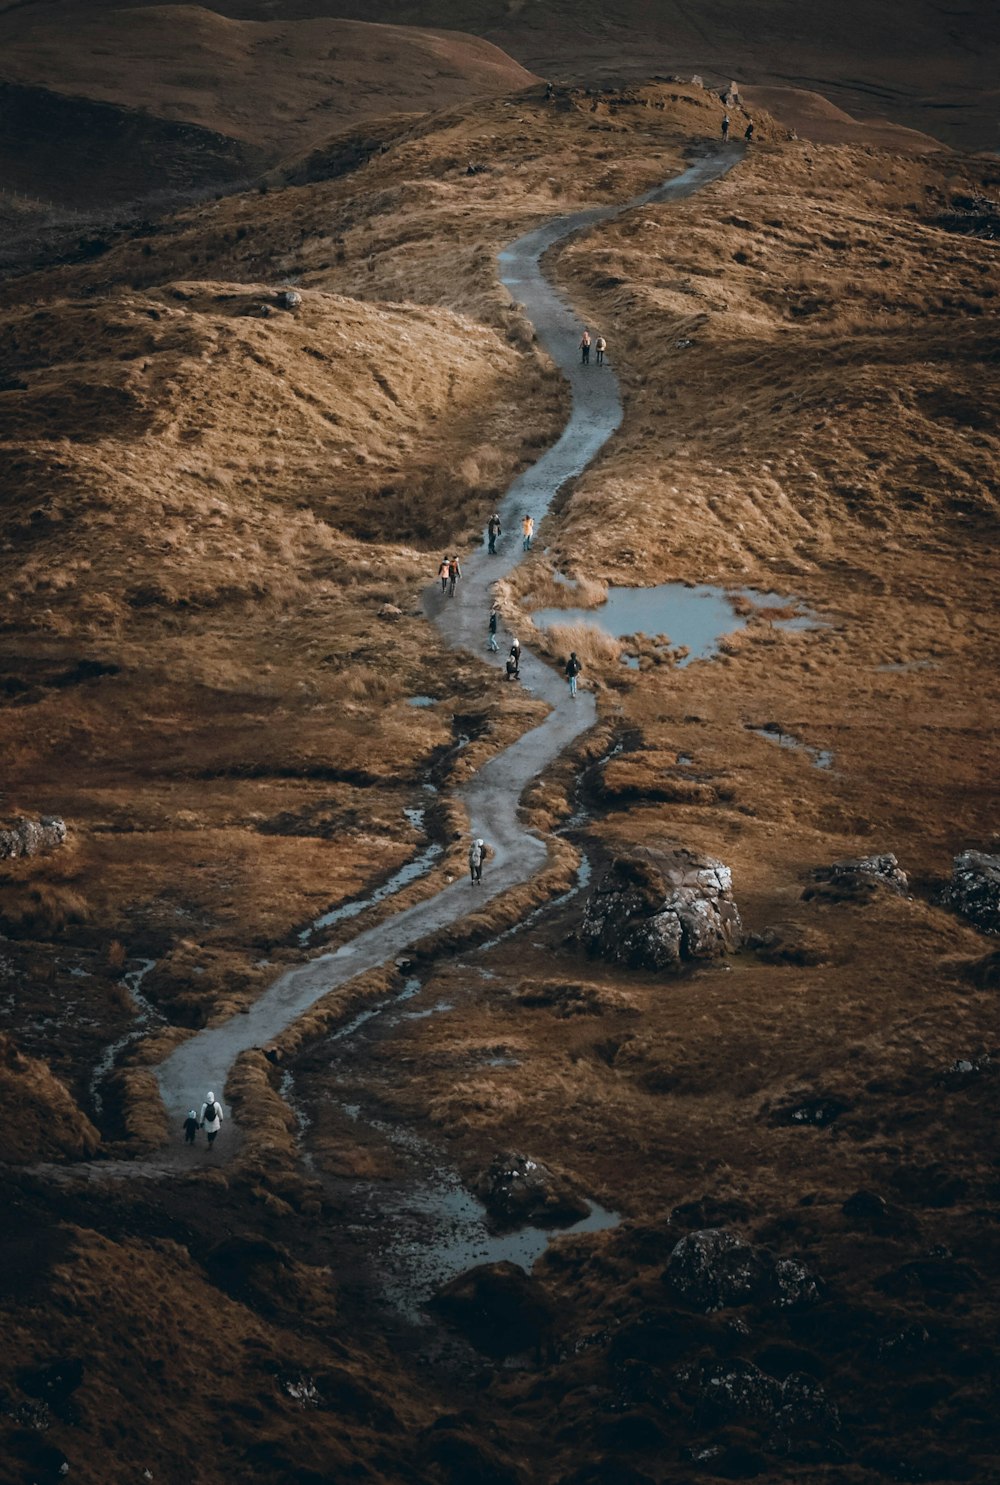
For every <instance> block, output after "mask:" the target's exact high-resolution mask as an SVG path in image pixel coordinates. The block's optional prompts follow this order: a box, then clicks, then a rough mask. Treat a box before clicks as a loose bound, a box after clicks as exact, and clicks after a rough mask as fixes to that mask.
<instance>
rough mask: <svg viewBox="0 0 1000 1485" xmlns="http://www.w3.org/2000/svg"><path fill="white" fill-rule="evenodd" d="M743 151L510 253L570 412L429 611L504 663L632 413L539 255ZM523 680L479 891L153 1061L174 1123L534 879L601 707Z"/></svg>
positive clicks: (456, 892)
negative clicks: (545, 827)
mask: <svg viewBox="0 0 1000 1485" xmlns="http://www.w3.org/2000/svg"><path fill="white" fill-rule="evenodd" d="M743 153H744V151H743V148H742V146H739V145H730V146H729V147H728V148H726V149H724V150H719V151H714V152H713V153H711V154H709V155H706V157H705V158H703V159H701V160H699V161H698V162H697V163H695V164H694V165H692V166H691V167H690V168H689V169H688V170H685V171H684V172H683V174H681V175H678V176H676V177H675V178H674V179H673V180H670V181H667V182H666V183H665V184H664V185H662V186H658V187H656V188H655V189H654V190H652V191H648V192H647V193H646V194H645V195H643V196H639V197H636V198H635V199H633V200H631V201H628V202H625V203H624V204H623V205H620V206H607V207H598V208H594V209H592V210H589V211H583V212H577V213H575V214H573V215H571V216H564V217H558V218H556V219H555V220H554V221H552V222H549V223H548V224H546V225H545V226H544V227H540V228H538V229H536V230H535V231H534V232H529V233H528V234H527V235H526V236H524V237H521V238H519V239H518V240H517V241H516V242H514V243H512V244H511V245H510V247H508V248H505V249H504V251H503V252H502V253H501V254H500V259H499V261H500V269H501V278H502V280H503V283H504V284H505V286H506V287H507V288H508V289H509V290H510V292H511V294H512V296H513V297H514V299H515V300H517V301H518V302H519V303H521V304H522V305H523V306H524V309H525V313H526V314H527V316H528V318H529V319H530V320H531V321H532V323H533V324H534V326H535V329H536V332H537V335H538V339H539V341H540V343H541V344H542V345H543V346H544V348H545V349H546V350H547V351H548V352H549V354H550V355H551V357H552V359H553V361H554V362H555V363H556V365H557V366H558V367H559V368H560V370H561V371H562V372H563V374H564V375H565V377H566V379H567V380H568V382H569V384H570V387H571V390H572V409H571V413H570V418H569V421H568V423H567V424H566V427H565V429H564V430H563V433H562V436H561V437H560V439H559V441H558V443H556V444H554V445H553V447H552V448H551V449H549V450H548V452H547V453H546V454H544V455H543V456H542V458H541V459H539V461H538V462H537V463H536V464H534V465H533V466H532V467H531V469H529V470H526V471H525V473H524V474H522V475H521V476H520V477H519V478H518V479H517V480H516V481H515V483H514V484H513V485H512V486H511V488H510V490H509V491H508V493H507V495H506V497H505V499H504V501H503V504H502V505H501V507H500V515H501V518H502V521H503V526H504V532H505V535H504V537H503V538H502V539H501V544H500V549H499V551H498V553H497V555H496V556H492V557H491V556H489V555H488V554H487V553H486V551H485V542H484V550H482V551H480V552H478V553H476V554H475V555H474V556H472V557H470V558H469V560H468V561H467V562H466V563H465V564H464V577H463V581H462V582H461V583H460V585H459V591H458V595H457V596H456V597H455V598H454V599H449V598H447V597H442V595H441V593H440V590H439V587H438V585H437V584H436V583H435V584H434V586H433V587H432V588H431V589H429V590H428V591H427V593H426V594H425V599H424V607H425V611H426V612H427V614H428V616H429V617H430V618H432V619H433V620H434V622H435V623H437V625H438V627H439V628H440V630H441V632H442V634H443V635H444V637H445V638H446V639H447V641H448V643H449V644H451V645H452V646H453V647H455V648H457V649H470V650H474V651H475V652H476V653H477V654H479V655H481V656H482V657H483V658H486V659H488V660H489V661H490V662H491V663H493V664H494V665H496V666H498V667H502V664H503V660H504V658H505V656H504V654H503V649H504V647H501V653H500V654H499V655H496V656H494V655H490V654H489V652H488V651H487V650H486V621H487V617H488V613H489V589H490V586H491V585H492V584H493V583H495V582H496V581H497V579H498V578H501V577H503V576H505V575H506V574H507V573H508V572H510V570H511V569H512V568H513V567H514V566H515V565H516V564H517V563H518V562H519V561H520V560H521V558H522V556H523V552H522V543H521V531H520V523H521V517H522V515H523V514H524V513H525V512H529V513H530V514H531V515H533V516H534V518H535V525H536V528H537V526H538V524H539V523H540V521H541V519H542V517H543V516H544V515H545V513H546V511H547V510H548V509H549V506H550V505H551V503H552V500H553V498H554V496H555V495H556V492H557V491H558V490H559V489H560V487H561V486H562V485H563V484H564V483H565V482H566V480H568V479H571V478H572V477H573V476H575V475H577V474H579V473H580V472H581V471H582V470H583V469H585V468H586V467H587V465H588V464H589V463H590V462H591V460H592V459H593V458H594V457H595V456H596V454H597V453H598V452H599V451H600V449H601V448H602V447H603V446H604V444H605V443H606V442H607V441H608V439H609V438H610V437H611V435H612V434H613V433H614V431H615V430H616V428H617V427H618V425H619V424H620V422H621V419H622V405H621V395H620V391H619V387H618V380H617V378H616V377H615V374H614V372H613V371H612V370H611V368H610V366H603V367H598V366H597V365H595V364H594V363H593V362H591V364H590V365H589V366H586V367H584V366H581V365H580V364H579V353H578V343H579V338H580V329H581V322H580V318H579V315H578V314H576V313H575V312H574V311H573V309H572V307H571V306H570V305H569V304H568V303H567V302H566V301H565V300H564V299H563V298H562V296H561V295H560V294H559V293H558V291H557V290H556V289H555V288H553V286H552V285H551V284H550V283H549V282H548V280H547V279H546V278H545V276H544V274H543V273H542V269H541V262H540V260H541V256H542V254H543V253H544V252H545V251H546V250H547V249H548V248H550V247H551V246H552V245H553V244H554V243H556V242H560V241H562V240H564V239H565V238H567V237H570V236H572V235H573V234H574V233H576V232H580V231H583V230H586V229H588V228H591V227H594V226H596V225H597V224H598V223H600V222H603V221H607V220H609V219H610V218H612V217H615V216H618V215H619V214H620V213H622V212H624V211H628V210H630V209H632V208H634V207H637V206H643V205H647V204H649V203H652V202H659V201H671V200H680V199H682V198H684V197H686V196H690V195H691V194H692V193H693V192H695V191H697V190H699V189H700V188H701V187H702V186H704V185H707V184H709V183H710V182H712V181H714V180H717V179H718V178H719V177H720V176H722V175H724V174H726V172H727V171H729V170H731V169H732V167H733V166H734V165H735V164H737V162H738V161H739V160H741V159H742V158H743ZM612 350H613V348H612ZM521 676H522V683H523V684H524V685H525V686H527V687H528V688H529V689H530V690H531V691H533V692H534V694H535V695H537V696H538V697H540V698H541V699H542V700H544V701H546V702H548V703H549V704H550V705H551V706H552V711H551V712H550V714H549V715H548V717H546V719H545V721H544V722H542V723H541V724H540V725H539V726H538V727H535V728H533V729H532V730H531V731H530V732H527V733H525V734H524V736H523V737H521V738H519V739H518V741H517V742H515V743H513V744H512V745H511V746H510V747H509V748H507V749H506V750H505V751H504V752H503V753H500V754H498V755H497V756H496V757H495V758H492V759H491V760H490V761H489V762H488V763H487V764H485V765H484V767H483V768H481V769H480V770H479V772H478V773H477V775H476V777H475V778H474V779H472V780H471V781H470V782H469V783H468V784H467V785H465V786H464V787H463V788H462V789H461V790H460V793H459V797H460V799H461V800H462V802H463V803H464V805H465V806H466V809H467V810H468V813H469V820H470V824H471V828H472V832H473V834H474V835H481V836H482V837H483V838H484V839H485V840H488V841H489V842H490V844H491V846H493V848H494V851H495V853H496V854H495V856H494V858H493V860H492V861H491V862H490V864H489V867H488V870H487V872H486V874H485V875H484V880H483V885H482V888H481V889H477V890H473V889H472V888H471V887H470V884H469V882H468V880H467V879H465V878H464V877H463V878H461V879H459V880H458V881H456V882H454V883H452V885H451V886H448V887H445V888H444V889H443V891H441V892H439V893H438V894H437V895H436V896H434V897H432V898H430V899H428V900H427V901H425V902H420V903H417V904H416V905H414V906H413V907H410V908H407V909H406V910H405V911H403V912H400V913H397V914H396V915H395V916H394V917H392V918H389V919H387V920H386V921H385V922H383V923H380V924H378V925H377V926H376V927H374V928H370V929H367V930H366V931H364V932H362V933H359V934H358V935H357V936H356V937H355V938H353V939H352V940H351V941H350V942H349V943H346V944H343V945H342V946H341V947H340V948H339V949H336V950H335V951H333V952H332V953H328V954H321V955H319V956H318V957H317V958H315V959H311V960H309V961H308V962H307V963H305V964H303V965H300V966H299V967H298V968H296V969H290V970H287V971H286V972H285V973H284V974H283V975H281V977H280V978H279V979H277V980H276V981H275V982H274V984H273V985H272V986H271V987H270V988H269V989H268V990H267V991H265V993H264V994H263V995H262V996H261V998H260V999H259V1000H258V1001H257V1002H256V1004H254V1005H253V1006H251V1007H250V1010H249V1011H248V1012H247V1013H246V1014H244V1015H237V1016H233V1017H232V1018H231V1019H230V1020H228V1021H225V1022H223V1023H222V1024H221V1025H219V1026H213V1027H210V1028H209V1029H207V1030H205V1031H202V1032H199V1033H198V1034H197V1035H196V1036H193V1037H191V1038H190V1040H188V1041H187V1042H185V1043H184V1044H183V1045H182V1046H180V1047H178V1048H177V1050H176V1051H175V1052H173V1053H171V1055H170V1056H169V1057H168V1058H167V1059H166V1060H165V1061H164V1062H163V1063H161V1064H160V1066H159V1067H158V1068H157V1069H156V1070H155V1071H156V1077H157V1079H158V1081H159V1085H160V1092H161V1094H162V1097H163V1102H164V1104H165V1106H166V1110H167V1114H168V1116H169V1119H170V1124H171V1127H172V1128H174V1129H177V1128H178V1127H179V1125H180V1121H181V1120H182V1118H183V1115H184V1112H185V1111H186V1110H187V1109H188V1108H189V1107H190V1106H191V1105H195V1106H197V1107H200V1105H201V1101H202V1099H203V1098H204V1095H205V1090H206V1089H213V1090H214V1091H215V1093H216V1095H217V1097H221V1095H222V1090H223V1089H224V1087H225V1084H226V1079H227V1077H228V1076H229V1072H230V1069H231V1068H232V1066H233V1063H234V1061H235V1059H236V1058H237V1056H238V1055H239V1054H240V1053H241V1052H244V1051H246V1050H248V1049H249V1048H251V1047H259V1046H262V1045H265V1044H267V1043H268V1042H269V1041H271V1040H273V1038H274V1037H276V1036H278V1035H279V1033H280V1032H282V1031H283V1030H285V1028H286V1027H287V1026H289V1025H291V1023H292V1022H293V1021H295V1020H296V1019H297V1018H298V1017H299V1016H300V1015H302V1014H303V1013H304V1012H305V1011H307V1010H308V1009H309V1008H310V1007H311V1006H312V1005H314V1004H315V1003H316V1001H318V1000H319V999H320V998H321V997H322V996H324V995H326V994H327V993H328V992H329V991H330V990H333V989H335V988H336V987H337V986H339V985H343V984H344V983H346V981H348V980H350V979H352V978H353V977H354V976H355V975H358V974H361V973H362V972H364V971H365V970H369V969H373V968H375V967H376V966H378V965H381V964H384V963H386V961H387V960H389V959H392V958H395V957H396V956H398V955H399V954H400V953H401V952H402V951H403V950H405V949H406V948H408V947H410V946H411V945H412V944H414V943H416V942H417V941H418V940H420V939H422V938H425V937H426V936H427V935H428V934H430V933H433V932H435V931H437V930H438V929H440V928H443V927H446V926H447V925H449V924H451V923H455V922H457V920H458V919H460V918H462V917H463V916H464V915H465V914H466V913H467V912H469V911H470V910H473V909H479V908H481V907H482V905H483V903H484V902H487V901H489V900H490V899H491V898H493V897H496V896H497V895H498V894H499V893H501V892H505V891H507V890H508V889H509V888H510V887H511V886H513V885H515V884H517V883H520V882H524V881H527V880H528V878H529V877H531V876H533V875H534V873H535V872H537V871H538V870H539V869H540V868H541V867H542V866H543V865H544V863H545V859H546V854H547V848H546V845H545V842H544V841H543V840H541V839H540V838H539V837H538V836H537V835H534V834H532V833H531V832H530V831H528V830H526V829H525V828H524V826H523V825H521V823H520V822H519V820H518V804H519V801H520V798H521V795H522V793H523V792H524V790H525V788H526V787H527V785H528V783H529V782H530V780H531V779H532V778H534V777H535V776H536V775H538V774H539V773H541V772H542V770H543V769H545V768H546V767H547V766H548V765H549V764H550V763H551V762H552V761H553V760H554V759H555V758H556V757H557V756H558V755H559V754H560V753H561V752H562V751H563V750H564V749H565V748H566V747H568V746H569V744H570V743H571V742H572V741H573V740H574V738H576V737H579V736H580V734H581V733H583V732H585V731H586V730H587V729H588V728H589V727H591V726H592V725H593V723H594V721H595V719H596V706H595V703H594V698H593V696H592V695H590V694H589V693H587V692H581V693H580V695H579V696H578V697H577V699H576V700H575V701H573V700H571V699H570V697H569V695H568V692H567V687H566V685H565V682H564V681H563V679H562V678H561V677H560V676H559V675H557V673H556V672H555V671H554V670H553V669H552V668H551V667H550V666H548V665H545V664H543V662H542V661H540V660H539V659H537V657H535V656H534V655H531V654H529V653H528V652H527V651H525V652H524V654H523V656H522V660H521Z"/></svg>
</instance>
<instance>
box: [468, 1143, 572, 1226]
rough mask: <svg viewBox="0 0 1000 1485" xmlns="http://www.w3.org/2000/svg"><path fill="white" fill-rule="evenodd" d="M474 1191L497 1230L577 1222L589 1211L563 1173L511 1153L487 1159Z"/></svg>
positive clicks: (524, 1156) (526, 1157)
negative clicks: (532, 1224)
mask: <svg viewBox="0 0 1000 1485" xmlns="http://www.w3.org/2000/svg"><path fill="white" fill-rule="evenodd" d="M477 1191H478V1194H479V1196H480V1198H481V1199H482V1202H483V1204H484V1205H485V1207H486V1210H487V1212H488V1213H489V1215H490V1219H491V1221H492V1223H493V1225H494V1226H495V1227H497V1228H499V1229H501V1230H502V1229H504V1228H511V1227H520V1226H522V1225H523V1224H524V1223H526V1222H534V1223H537V1224H539V1225H540V1226H542V1227H548V1226H556V1227H558V1226H562V1225H563V1224H568V1223H571V1222H578V1221H580V1219H581V1218H583V1217H586V1215H587V1213H588V1211H589V1210H590V1208H589V1206H588V1204H587V1202H586V1201H584V1199H583V1197H582V1196H580V1195H579V1193H578V1192H576V1191H574V1189H573V1187H572V1186H571V1184H570V1182H569V1181H568V1180H567V1179H566V1178H565V1176H559V1175H556V1174H555V1173H554V1172H553V1171H552V1170H550V1169H549V1167H548V1166H547V1165H542V1163H541V1162H540V1161H538V1160H532V1159H531V1158H530V1157H529V1156H527V1155H518V1154H515V1153H513V1152H508V1153H504V1154H500V1155H497V1156H496V1157H495V1158H494V1159H493V1160H492V1161H491V1163H490V1165H489V1168H488V1169H487V1170H486V1171H485V1172H484V1173H483V1175H482V1177H481V1178H480V1180H479V1183H478V1185H477Z"/></svg>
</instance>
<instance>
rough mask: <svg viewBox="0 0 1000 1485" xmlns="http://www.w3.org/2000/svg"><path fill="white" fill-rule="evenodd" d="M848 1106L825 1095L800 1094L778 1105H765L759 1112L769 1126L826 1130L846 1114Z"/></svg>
mask: <svg viewBox="0 0 1000 1485" xmlns="http://www.w3.org/2000/svg"><path fill="white" fill-rule="evenodd" d="M850 1107H851V1106H850V1104H849V1103H845V1102H844V1101H843V1099H840V1098H832V1097H830V1096H828V1095H826V1094H822V1093H821V1094H816V1095H814V1096H812V1097H809V1096H808V1095H803V1094H801V1093H799V1094H795V1095H793V1096H792V1097H791V1098H789V1099H785V1100H784V1102H782V1103H780V1104H775V1105H773V1106H772V1105H771V1104H768V1103H765V1105H764V1107H763V1109H762V1110H761V1112H762V1113H763V1114H765V1115H766V1116H767V1121H768V1123H769V1124H774V1125H791V1126H792V1127H795V1126H798V1127H799V1128H811V1129H826V1128H827V1126H828V1125H830V1124H832V1123H833V1122H834V1120H835V1119H839V1118H840V1116H841V1114H846V1113H847V1112H848V1110H849V1109H850Z"/></svg>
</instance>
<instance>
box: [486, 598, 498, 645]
mask: <svg viewBox="0 0 1000 1485" xmlns="http://www.w3.org/2000/svg"><path fill="white" fill-rule="evenodd" d="M499 618H500V610H499V609H498V608H497V606H496V604H494V605H493V607H492V608H491V609H490V637H489V639H488V640H487V641H486V643H487V644H488V645H489V647H490V649H491V650H492V652H493V654H494V655H496V654H498V653H499V650H500V646H499V645H498V644H497V621H498V619H499Z"/></svg>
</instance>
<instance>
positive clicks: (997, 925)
mask: <svg viewBox="0 0 1000 1485" xmlns="http://www.w3.org/2000/svg"><path fill="white" fill-rule="evenodd" d="M943 896H944V901H945V903H946V905H947V906H948V907H950V908H954V910H955V912H956V913H961V915H962V917H963V918H968V920H969V922H970V923H974V924H975V925H976V927H977V928H980V929H982V931H983V933H1000V856H987V855H986V854H985V853H984V852H983V851H963V852H962V854H961V855H960V856H956V857H955V861H954V864H953V866H952V870H951V881H950V882H949V883H948V885H947V887H946V888H945V890H944V894H943Z"/></svg>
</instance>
